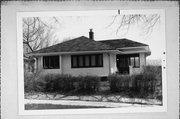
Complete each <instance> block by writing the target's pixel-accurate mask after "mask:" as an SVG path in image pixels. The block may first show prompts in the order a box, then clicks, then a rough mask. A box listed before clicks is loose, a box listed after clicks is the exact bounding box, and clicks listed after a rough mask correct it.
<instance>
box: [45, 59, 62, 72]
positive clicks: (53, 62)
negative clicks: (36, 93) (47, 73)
mask: <svg viewBox="0 0 180 119" xmlns="http://www.w3.org/2000/svg"><path fill="white" fill-rule="evenodd" d="M43 68H44V69H59V68H60V66H59V56H43Z"/></svg>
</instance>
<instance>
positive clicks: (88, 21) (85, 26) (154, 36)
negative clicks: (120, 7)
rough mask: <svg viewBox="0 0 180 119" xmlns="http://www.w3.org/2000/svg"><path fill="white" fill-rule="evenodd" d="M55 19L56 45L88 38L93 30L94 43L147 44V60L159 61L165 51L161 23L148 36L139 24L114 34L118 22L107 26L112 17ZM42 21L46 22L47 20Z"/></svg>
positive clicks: (65, 17) (62, 17)
mask: <svg viewBox="0 0 180 119" xmlns="http://www.w3.org/2000/svg"><path fill="white" fill-rule="evenodd" d="M56 18H57V19H58V21H59V22H58V23H56V25H54V26H53V27H54V28H53V29H54V37H55V38H56V39H58V40H57V41H56V43H60V42H62V41H65V40H69V39H72V38H76V37H80V36H86V37H89V29H93V32H94V40H96V41H99V40H110V39H120V38H127V39H130V40H133V41H137V42H141V43H145V44H148V45H149V48H150V50H151V55H150V56H148V57H147V58H148V59H161V58H162V54H163V51H164V50H165V48H164V43H165V39H164V35H165V34H163V25H162V24H161V22H159V23H157V24H156V25H155V26H154V27H153V31H152V32H151V33H150V34H143V33H142V26H141V25H139V24H133V25H131V26H130V28H129V29H128V30H126V29H125V30H123V29H122V30H121V31H119V32H118V33H117V34H116V30H117V27H118V25H119V23H120V22H119V21H118V20H116V21H115V22H114V23H113V24H112V25H111V26H109V25H110V24H111V23H112V21H113V18H114V16H113V15H104V16H92V15H91V16H60V17H56ZM44 19H46V20H47V18H44ZM48 19H49V18H48ZM160 20H161V17H160ZM52 42H54V41H52Z"/></svg>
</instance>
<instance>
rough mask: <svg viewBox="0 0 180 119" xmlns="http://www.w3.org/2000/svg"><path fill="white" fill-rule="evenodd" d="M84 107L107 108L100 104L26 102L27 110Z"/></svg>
mask: <svg viewBox="0 0 180 119" xmlns="http://www.w3.org/2000/svg"><path fill="white" fill-rule="evenodd" d="M84 108H105V107H100V106H97V107H96V106H77V105H54V104H26V105H25V110H42V109H45V110H46V109H84Z"/></svg>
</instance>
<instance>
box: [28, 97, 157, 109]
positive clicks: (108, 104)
mask: <svg viewBox="0 0 180 119" xmlns="http://www.w3.org/2000/svg"><path fill="white" fill-rule="evenodd" d="M25 104H54V105H74V106H75V105H77V106H99V107H116V108H117V107H153V106H155V105H141V104H128V103H117V102H116V103H115V102H94V101H72V100H37V99H25ZM156 107H157V105H156Z"/></svg>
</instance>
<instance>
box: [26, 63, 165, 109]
mask: <svg viewBox="0 0 180 119" xmlns="http://www.w3.org/2000/svg"><path fill="white" fill-rule="evenodd" d="M25 100H26V104H25V108H26V109H42V108H45V109H51V108H55V109H56V108H58V109H64V108H67V109H69V108H72V109H74V108H101V107H121V106H122V105H124V106H134V105H139V106H142V105H144V106H145V105H149V106H150V105H156V106H157V105H159V106H160V105H162V78H161V72H160V69H159V67H158V68H157V67H156V66H155V67H152V66H151V67H146V69H145V70H144V72H143V73H142V74H138V75H131V76H130V75H117V74H115V75H111V76H108V77H107V81H103V82H102V81H100V77H97V76H79V77H73V76H70V75H60V74H56V75H54V74H46V75H40V74H32V75H30V76H28V75H26V77H25ZM33 100H34V101H35V102H36V104H35V102H34V101H33ZM43 101H44V104H41V102H43ZM66 101H68V102H66ZM55 102H56V103H55ZM78 102H79V103H78ZM54 103H55V104H54ZM98 105H99V106H98Z"/></svg>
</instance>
